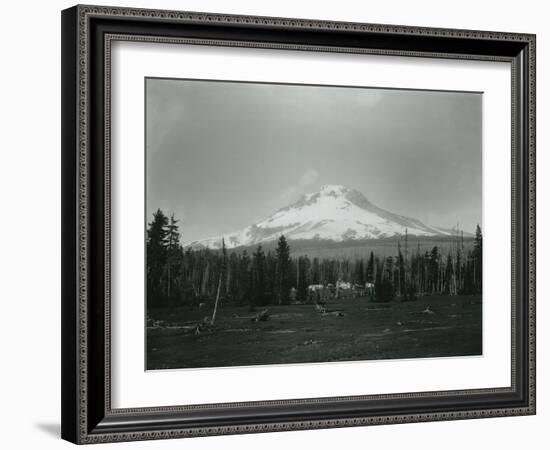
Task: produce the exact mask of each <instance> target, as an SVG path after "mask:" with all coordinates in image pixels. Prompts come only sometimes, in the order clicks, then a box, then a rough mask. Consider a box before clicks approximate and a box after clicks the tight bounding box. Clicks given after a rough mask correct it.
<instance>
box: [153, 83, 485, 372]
mask: <svg viewBox="0 0 550 450" xmlns="http://www.w3.org/2000/svg"><path fill="white" fill-rule="evenodd" d="M482 104H483V93H482V92H464V91H436V90H408V89H397V88H395V89H390V88H377V87H370V86H366V87H358V86H327V85H304V84H277V83H257V82H256V83H255V82H240V81H219V80H199V79H165V78H146V79H145V106H146V108H145V110H146V113H145V114H146V117H145V129H146V132H145V146H146V152H145V153H146V174H145V176H146V202H145V204H146V211H145V215H146V220H145V228H146V230H145V247H146V268H144V270H146V284H147V286H146V313H147V317H146V327H147V330H146V369H147V370H157V369H178V368H185V369H191V368H206V367H228V366H252V365H271V364H295V363H301V364H304V363H332V362H342V361H346V362H348V361H365V360H382V359H386V360H387V359H403V358H441V357H456V356H461V357H468V356H469V357H474V356H479V355H482V354H483V348H482V341H483V329H482V310H483V302H482V279H483V268H482V235H483V233H482V230H483V224H482Z"/></svg>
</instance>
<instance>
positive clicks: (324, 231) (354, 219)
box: [186, 185, 453, 249]
mask: <svg viewBox="0 0 550 450" xmlns="http://www.w3.org/2000/svg"><path fill="white" fill-rule="evenodd" d="M406 232H407V233H408V234H409V235H413V236H451V235H452V233H453V231H452V230H444V229H442V228H436V227H430V226H428V225H425V224H423V223H422V222H420V221H419V220H416V219H413V218H410V217H405V216H400V215H398V214H393V213H391V212H389V211H385V210H383V209H381V208H378V207H377V206H375V205H373V204H372V203H371V202H370V201H368V200H367V199H366V198H365V196H364V195H363V194H362V193H361V192H359V191H357V190H354V189H348V188H346V187H344V186H340V185H326V186H323V187H322V188H321V189H320V190H319V192H316V193H312V194H306V195H304V196H302V198H301V199H300V200H298V201H297V202H295V203H293V204H291V205H289V206H287V207H285V208H282V209H280V210H278V211H277V212H275V213H274V214H273V215H272V216H270V217H268V218H267V219H265V220H263V221H261V222H258V223H256V224H253V225H250V226H248V227H246V228H245V229H243V230H241V231H236V232H233V233H228V234H224V235H223V236H216V237H212V238H209V239H204V240H200V241H195V242H189V243H187V244H186V246H188V247H189V246H190V247H209V248H213V249H217V248H221V241H222V238H223V239H225V245H226V246H227V247H228V248H235V247H240V246H250V245H257V244H260V243H264V242H269V241H274V240H276V239H278V238H279V237H280V236H281V235H282V234H284V235H285V237H286V238H287V239H288V240H297V239H317V240H331V241H335V242H342V241H346V240H360V239H378V238H388V237H392V236H399V235H404V234H405V233H406Z"/></svg>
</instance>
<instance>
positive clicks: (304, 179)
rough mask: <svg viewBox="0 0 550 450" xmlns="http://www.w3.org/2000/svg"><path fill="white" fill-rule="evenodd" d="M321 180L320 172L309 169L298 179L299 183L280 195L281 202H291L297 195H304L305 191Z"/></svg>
mask: <svg viewBox="0 0 550 450" xmlns="http://www.w3.org/2000/svg"><path fill="white" fill-rule="evenodd" d="M318 179H319V172H317V171H316V170H315V169H307V170H306V171H305V172H304V173H303V174H302V175H301V176H300V178H299V179H298V181H297V183H296V184H295V185H293V186H290V187H288V188H287V189H285V190H284V191H283V193H282V194H281V195H280V198H281V200H291V199H292V198H293V197H295V196H296V195H297V194H302V193H303V190H304V189H305V188H307V187H308V186H311V185H312V184H313V183H315V182H316V181H317V180H318Z"/></svg>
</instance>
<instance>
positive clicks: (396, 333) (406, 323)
mask: <svg viewBox="0 0 550 450" xmlns="http://www.w3.org/2000/svg"><path fill="white" fill-rule="evenodd" d="M427 306H429V307H430V308H429V310H430V311H432V312H431V313H430V312H426V307H427ZM267 308H268V310H269V319H268V320H267V321H265V322H255V321H253V320H251V319H250V317H251V316H253V315H254V313H250V312H249V311H248V308H247V307H235V306H223V305H222V306H221V308H220V309H218V315H217V319H216V326H215V327H214V329H213V331H212V332H205V333H201V334H199V335H195V334H194V333H193V332H192V331H190V327H191V326H192V325H193V323H196V322H197V321H199V320H200V319H202V318H203V317H204V316H207V315H208V316H209V315H211V314H212V311H211V310H210V309H202V310H198V309H194V310H190V309H188V308H186V307H178V308H163V309H154V310H150V311H149V317H150V319H152V320H154V321H156V322H155V325H154V326H149V327H148V328H147V369H172V368H191V367H223V366H248V365H254V364H288V363H310V362H329V361H357V360H369V359H397V358H427V357H442V356H464V355H480V354H481V352H482V349H481V342H482V339H481V297H480V296H456V297H447V296H428V297H423V298H420V299H418V300H417V301H415V302H407V303H401V302H397V301H395V302H391V303H385V304H384V303H372V302H369V301H367V299H348V300H344V301H342V302H339V303H331V304H328V305H327V310H328V312H329V313H328V314H326V315H323V314H321V313H319V312H318V311H316V309H315V307H314V306H313V305H288V306H273V305H272V306H268V307H267ZM260 309H262V308H259V309H258V311H259V310H260ZM336 311H339V312H341V313H342V315H338V314H337V313H331V312H336Z"/></svg>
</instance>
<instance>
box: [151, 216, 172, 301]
mask: <svg viewBox="0 0 550 450" xmlns="http://www.w3.org/2000/svg"><path fill="white" fill-rule="evenodd" d="M167 226H168V218H167V217H166V216H165V215H164V213H163V212H162V211H161V210H160V209H158V210H157V211H156V212H155V213H154V214H153V221H152V222H151V223H150V224H149V228H148V230H147V243H146V252H147V302H148V304H149V305H150V306H155V305H159V304H162V303H164V301H165V300H166V296H165V292H164V289H163V286H162V279H163V274H164V270H165V266H166V260H167V257H168V241H167V236H168V230H167ZM149 302H150V303H149Z"/></svg>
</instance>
